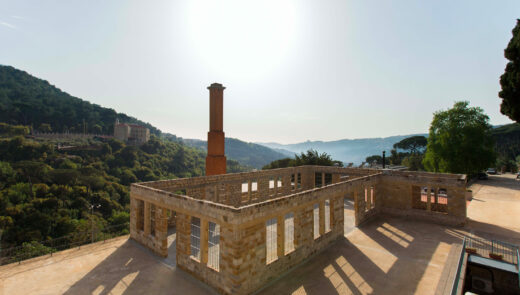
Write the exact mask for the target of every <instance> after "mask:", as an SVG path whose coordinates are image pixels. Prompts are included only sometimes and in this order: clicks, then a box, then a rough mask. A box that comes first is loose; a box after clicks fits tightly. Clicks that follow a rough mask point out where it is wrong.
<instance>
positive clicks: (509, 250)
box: [466, 237, 518, 265]
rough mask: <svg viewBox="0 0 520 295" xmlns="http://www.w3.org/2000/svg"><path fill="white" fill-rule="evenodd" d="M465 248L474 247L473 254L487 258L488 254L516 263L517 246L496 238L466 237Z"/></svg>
mask: <svg viewBox="0 0 520 295" xmlns="http://www.w3.org/2000/svg"><path fill="white" fill-rule="evenodd" d="M466 240H467V243H466V248H470V249H474V250H475V251H476V253H475V254H477V255H480V256H482V257H487V258H489V254H494V255H497V256H501V257H502V261H504V262H507V263H510V264H516V265H518V254H517V250H518V246H517V245H513V244H509V243H506V242H502V241H498V240H487V239H482V238H474V237H466Z"/></svg>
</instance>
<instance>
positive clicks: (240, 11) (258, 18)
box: [187, 0, 295, 77]
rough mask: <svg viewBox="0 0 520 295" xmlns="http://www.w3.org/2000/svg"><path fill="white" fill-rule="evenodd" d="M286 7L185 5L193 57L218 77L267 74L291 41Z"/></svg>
mask: <svg viewBox="0 0 520 295" xmlns="http://www.w3.org/2000/svg"><path fill="white" fill-rule="evenodd" d="M294 10H295V5H294V4H293V2H290V1H285V0H281V1H273V0H267V1H266V0H264V1H254V2H252V1H239V0H224V1H190V2H189V4H188V7H187V17H188V20H187V24H188V27H187V30H188V32H187V33H188V35H189V41H190V43H191V47H192V49H193V50H194V52H195V53H196V54H197V55H198V57H199V58H200V59H201V62H203V63H204V65H205V66H208V67H210V68H211V70H213V71H216V72H217V73H219V74H222V75H226V76H228V75H236V76H242V75H253V76H255V77H258V76H263V75H265V74H267V73H270V72H271V71H273V70H274V69H276V67H278V66H279V65H280V64H281V63H283V62H284V59H285V57H286V56H287V54H288V53H289V51H290V48H291V44H292V43H294V42H293V41H294V40H293V39H294V36H295V11H294Z"/></svg>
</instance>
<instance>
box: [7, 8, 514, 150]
mask: <svg viewBox="0 0 520 295" xmlns="http://www.w3.org/2000/svg"><path fill="white" fill-rule="evenodd" d="M519 12H520V1H517V0H514V1H513V0H512V1H428V2H424V1H397V0H396V1H375V0H371V1H361V0H359V1H285V0H279V1H266V0H263V1H238V0H237V1H162V0H157V1H128V0H124V1H123V0H118V1H71V0H55V1H23V0H18V1H0V38H1V40H2V43H1V46H0V64H4V65H12V66H14V67H17V68H19V69H22V70H25V71H27V72H29V73H30V74H32V75H34V76H36V77H39V78H42V79H45V80H47V81H49V82H50V83H51V84H54V85H56V86H57V87H59V88H61V89H62V90H63V91H66V92H68V93H69V94H71V95H74V96H77V97H80V98H83V99H86V100H88V101H90V102H93V103H97V104H99V105H102V106H105V107H110V108H113V109H115V110H116V111H118V112H124V113H126V114H128V115H131V116H134V117H137V118H139V119H141V120H143V121H147V122H149V123H151V124H153V125H155V126H156V127H158V128H159V129H161V130H162V131H164V132H170V133H173V134H176V135H177V136H181V137H185V138H200V139H205V137H206V133H207V131H208V124H209V123H208V90H207V89H206V87H207V86H209V85H210V84H211V83H213V82H219V83H222V84H224V86H226V87H227V89H226V90H225V93H224V131H225V132H226V136H228V137H235V138H240V139H242V140H246V141H254V142H262V141H263V142H279V143H294V142H299V141H304V140H309V139H310V140H336V139H343V138H367V137H386V136H391V135H399V134H413V133H424V132H427V130H428V128H429V124H430V122H431V119H432V114H433V112H434V111H437V110H441V109H446V108H449V107H451V106H452V105H453V102H454V101H455V100H469V101H470V102H471V105H472V106H480V107H482V108H483V109H484V110H485V112H486V113H487V114H488V115H489V116H490V118H491V123H492V124H494V125H498V124H507V123H511V121H510V120H509V119H508V118H507V117H505V116H503V115H501V114H500V112H499V105H500V102H501V100H500V99H499V98H498V92H499V90H500V84H499V77H500V75H501V74H502V73H503V71H504V67H505V65H506V59H505V58H504V57H503V50H504V48H505V47H506V46H507V43H508V42H509V40H510V39H511V30H512V29H513V27H514V25H515V23H516V19H517V18H518V17H519V16H520V13H519Z"/></svg>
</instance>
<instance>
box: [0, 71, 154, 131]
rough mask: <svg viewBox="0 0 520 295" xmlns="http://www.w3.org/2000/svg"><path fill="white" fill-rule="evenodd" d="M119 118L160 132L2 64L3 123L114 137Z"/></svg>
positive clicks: (0, 101) (0, 99)
mask: <svg viewBox="0 0 520 295" xmlns="http://www.w3.org/2000/svg"><path fill="white" fill-rule="evenodd" d="M116 119H119V120H120V121H121V122H125V123H135V124H140V125H144V126H146V127H147V128H149V129H150V132H151V133H152V134H160V133H161V132H160V131H159V130H158V129H157V128H155V127H154V126H152V125H150V124H148V123H145V122H142V121H140V120H138V119H136V118H133V117H130V116H127V115H126V114H123V113H117V112H116V111H114V110H113V109H109V108H104V107H101V106H99V105H96V104H92V103H90V102H88V101H85V100H82V99H80V98H77V97H74V96H71V95H69V94H67V93H65V92H63V91H61V90H60V89H58V88H56V87H55V86H53V85H51V84H49V82H47V81H45V80H42V79H38V78H36V77H33V76H31V75H29V74H28V73H26V72H24V71H21V70H18V69H15V68H13V67H11V66H2V65H0V122H5V123H8V124H13V125H25V126H32V127H33V128H35V129H38V128H40V126H41V124H50V127H51V131H52V132H66V131H69V132H83V131H84V130H85V131H86V132H87V133H97V134H112V133H113V130H114V123H115V121H116Z"/></svg>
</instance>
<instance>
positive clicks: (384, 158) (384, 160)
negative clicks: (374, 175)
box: [383, 151, 386, 169]
mask: <svg viewBox="0 0 520 295" xmlns="http://www.w3.org/2000/svg"><path fill="white" fill-rule="evenodd" d="M385 154H386V152H385V151H383V169H385V162H386V157H385Z"/></svg>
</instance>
